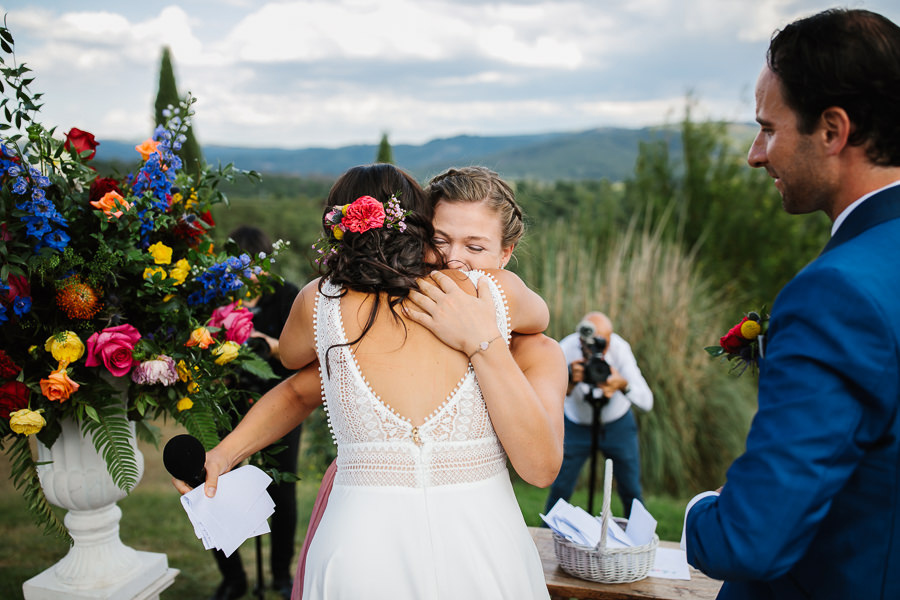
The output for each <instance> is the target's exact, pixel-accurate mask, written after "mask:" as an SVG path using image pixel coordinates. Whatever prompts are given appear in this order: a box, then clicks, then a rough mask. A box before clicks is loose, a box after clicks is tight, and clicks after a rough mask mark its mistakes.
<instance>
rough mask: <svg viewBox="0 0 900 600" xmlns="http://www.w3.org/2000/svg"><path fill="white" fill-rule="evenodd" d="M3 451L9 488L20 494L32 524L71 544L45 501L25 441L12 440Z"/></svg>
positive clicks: (64, 529)
mask: <svg viewBox="0 0 900 600" xmlns="http://www.w3.org/2000/svg"><path fill="white" fill-rule="evenodd" d="M0 447H2V444H0ZM4 449H5V451H6V456H7V457H8V458H9V464H10V475H11V479H12V482H13V485H14V486H15V488H16V489H17V490H18V491H19V493H21V494H22V498H23V499H24V500H25V506H26V507H27V509H28V512H29V513H31V516H32V517H33V518H34V520H35V522H37V523H40V524H41V525H42V526H43V528H44V533H45V534H46V535H55V536H56V537H58V538H59V539H61V540H64V541H66V542H67V543H68V544H70V545H71V544H72V537H71V536H70V535H69V530H68V529H66V526H65V525H64V524H63V522H62V521H60V520H59V517H57V516H56V513H54V512H53V508H52V507H51V506H50V503H49V502H47V497H46V496H45V495H44V490H43V489H42V488H41V481H40V478H39V477H38V473H37V467H36V466H35V463H34V460H32V456H31V447H30V445H29V443H28V438H27V437H25V436H20V437H15V438H13V439H12V441H11V442H10V444H9V446H7V447H6V448H4Z"/></svg>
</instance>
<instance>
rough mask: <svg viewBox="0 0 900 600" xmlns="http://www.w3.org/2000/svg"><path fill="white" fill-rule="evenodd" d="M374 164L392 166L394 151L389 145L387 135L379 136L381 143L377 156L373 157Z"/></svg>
mask: <svg viewBox="0 0 900 600" xmlns="http://www.w3.org/2000/svg"><path fill="white" fill-rule="evenodd" d="M375 162H377V163H390V164H394V151H393V150H392V149H391V143H390V142H389V141H388V135H387V134H386V133H385V134H383V135H382V136H381V142H380V143H379V144H378V155H377V156H376V157H375Z"/></svg>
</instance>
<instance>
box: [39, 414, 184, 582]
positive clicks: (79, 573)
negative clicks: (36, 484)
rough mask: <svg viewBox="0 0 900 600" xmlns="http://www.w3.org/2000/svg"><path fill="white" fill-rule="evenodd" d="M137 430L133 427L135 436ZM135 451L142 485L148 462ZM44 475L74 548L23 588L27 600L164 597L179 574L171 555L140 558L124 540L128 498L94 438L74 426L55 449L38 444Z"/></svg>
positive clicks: (43, 484) (70, 424)
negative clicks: (124, 508) (123, 507)
mask: <svg viewBox="0 0 900 600" xmlns="http://www.w3.org/2000/svg"><path fill="white" fill-rule="evenodd" d="M133 433H134V431H133V426H132V434H133ZM132 446H133V448H134V451H135V455H136V458H137V464H138V477H137V479H138V480H140V478H141V476H142V475H143V473H144V457H143V455H142V454H141V453H140V451H138V449H137V443H136V441H135V439H134V437H133V436H132ZM38 460H39V462H41V463H45V462H46V463H47V464H40V465H38V467H37V469H38V475H39V476H40V479H41V487H42V488H43V489H44V493H45V494H46V496H47V500H48V501H49V502H50V503H51V504H54V505H56V506H60V507H62V508H66V509H68V511H69V512H68V513H67V514H66V517H65V524H66V528H67V529H68V530H69V533H70V534H71V536H72V540H73V541H74V544H73V545H72V548H71V549H70V550H69V553H68V554H66V555H65V556H64V557H63V558H62V559H61V560H60V561H59V562H58V563H56V564H55V565H53V566H51V567H50V568H48V569H47V570H45V571H43V572H41V573H39V574H38V575H36V576H35V577H32V578H31V579H29V580H28V581H26V582H25V583H24V584H23V585H22V591H23V593H24V596H25V599H26V600H60V599H66V600H82V599H84V600H87V599H92V598H103V599H109V600H130V599H148V600H153V599H156V598H158V597H159V593H160V592H161V591H162V590H164V589H166V588H167V587H169V586H170V585H171V584H172V582H173V581H174V579H175V575H176V574H177V573H178V571H177V570H176V569H170V568H169V567H168V560H167V559H166V555H165V554H159V553H153V552H138V551H137V550H134V549H133V548H130V547H128V546H126V545H125V544H123V543H122V540H121V539H119V520H120V519H121V518H122V511H121V509H120V508H119V507H118V506H117V505H116V502H118V501H119V500H121V499H122V498H124V497H125V496H126V495H127V492H125V491H123V490H121V489H119V488H118V487H117V486H116V485H115V483H113V480H112V477H110V475H109V472H108V471H107V469H106V462H105V461H104V460H103V457H102V456H100V455H99V454H98V453H97V450H96V449H95V448H94V443H93V441H92V440H91V439H90V437H86V436H84V435H83V434H82V432H81V429H80V428H79V426H78V424H77V423H75V422H74V421H72V420H67V421H64V422H63V423H62V433H61V434H60V436H59V438H57V440H56V442H55V443H54V444H53V447H52V448H47V447H46V446H44V445H43V444H41V443H40V442H38Z"/></svg>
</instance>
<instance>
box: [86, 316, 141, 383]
mask: <svg viewBox="0 0 900 600" xmlns="http://www.w3.org/2000/svg"><path fill="white" fill-rule="evenodd" d="M139 339H141V334H140V332H138V330H137V329H136V328H135V327H134V326H133V325H128V324H125V325H118V326H116V327H107V328H106V329H104V330H103V331H101V332H100V333H95V334H94V335H92V336H91V337H89V338H88V341H87V358H86V359H85V361H84V364H85V366H88V367H98V366H100V360H101V359H102V361H103V364H104V365H105V366H106V368H107V369H109V372H110V373H112V374H113V375H115V376H116V377H124V376H125V375H127V374H128V372H129V371H130V370H131V367H133V366H134V365H136V364H137V361H136V360H134V357H133V356H132V355H131V352H132V350H134V345H135V344H136V343H137V341H138V340H139Z"/></svg>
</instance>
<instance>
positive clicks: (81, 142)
mask: <svg viewBox="0 0 900 600" xmlns="http://www.w3.org/2000/svg"><path fill="white" fill-rule="evenodd" d="M99 145H100V142H98V141H97V140H95V139H94V134H93V133H88V132H87V131H82V130H80V129H77V128H75V127H73V128H72V129H70V130H69V133H67V134H66V143H65V148H66V150H71V149H72V148H74V149H75V152H77V153H78V154H79V155H80V154H81V153H82V152H90V154H89V155H88V156H85V157H84V160H91V159H92V158H94V155H96V154H97V146H99Z"/></svg>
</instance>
